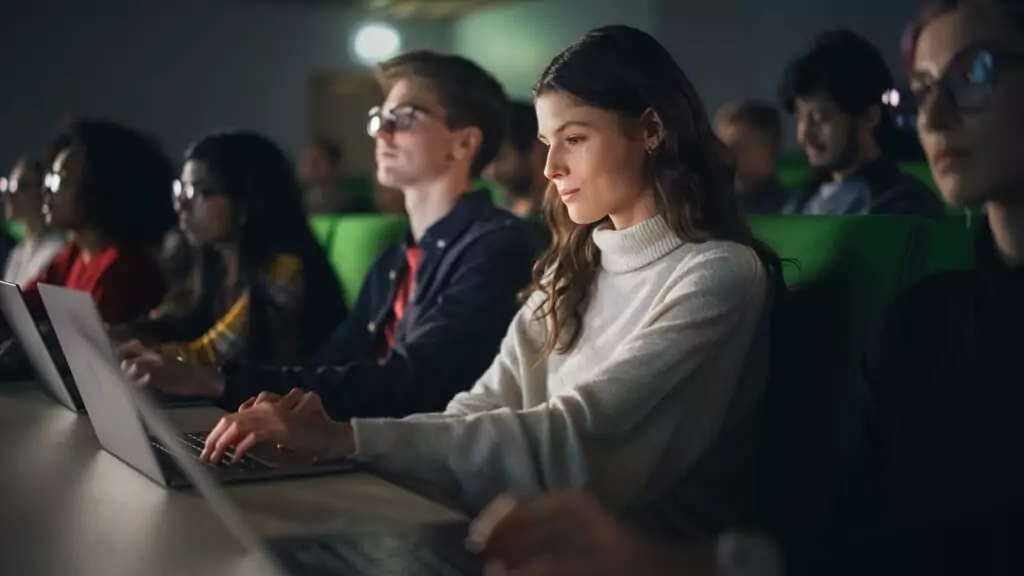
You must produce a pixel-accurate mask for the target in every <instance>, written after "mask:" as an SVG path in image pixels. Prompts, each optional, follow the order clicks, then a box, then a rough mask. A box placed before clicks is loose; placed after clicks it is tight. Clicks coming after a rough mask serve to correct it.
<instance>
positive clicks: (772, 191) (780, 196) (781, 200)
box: [737, 178, 791, 216]
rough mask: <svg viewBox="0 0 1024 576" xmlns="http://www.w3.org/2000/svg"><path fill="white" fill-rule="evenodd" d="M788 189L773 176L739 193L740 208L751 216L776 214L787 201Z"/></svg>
mask: <svg viewBox="0 0 1024 576" xmlns="http://www.w3.org/2000/svg"><path fill="white" fill-rule="evenodd" d="M790 196H791V194H790V191H789V190H787V189H785V188H783V187H782V184H780V183H779V181H778V180H776V179H775V178H768V179H766V180H762V181H761V182H758V183H757V185H756V186H754V187H753V189H751V190H749V191H747V192H744V193H742V194H739V195H738V197H737V199H738V201H739V205H740V210H741V211H742V212H743V213H744V214H749V215H751V216H753V215H755V214H778V213H780V212H782V209H783V207H785V205H786V202H788V201H789V198H790Z"/></svg>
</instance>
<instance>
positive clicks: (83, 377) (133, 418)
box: [39, 284, 167, 486]
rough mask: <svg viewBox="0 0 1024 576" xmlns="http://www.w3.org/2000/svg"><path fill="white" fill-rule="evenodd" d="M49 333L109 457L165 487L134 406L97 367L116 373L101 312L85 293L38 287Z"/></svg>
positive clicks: (117, 364) (113, 357)
mask: <svg viewBox="0 0 1024 576" xmlns="http://www.w3.org/2000/svg"><path fill="white" fill-rule="evenodd" d="M39 294H40V296H42V298H43V304H44V305H45V306H46V310H47V313H48V314H49V315H50V323H51V324H52V326H53V331H54V332H55V333H56V335H57V339H58V340H59V341H60V346H61V348H62V349H63V350H64V356H65V357H67V360H68V367H69V368H70V369H71V374H72V375H73V376H74V378H75V383H76V384H77V386H78V393H79V394H81V396H82V402H83V403H84V404H85V409H86V410H87V411H88V412H89V421H90V423H92V427H93V430H95V432H96V437H97V438H98V439H99V441H100V444H101V445H102V446H103V448H104V449H105V450H106V451H107V452H110V453H111V454H113V455H114V456H116V457H117V458H119V459H120V460H122V461H123V462H124V463H126V464H128V465H129V466H131V467H132V468H135V469H136V470H138V471H139V472H142V473H143V474H145V475H146V476H147V477H149V478H150V479H152V480H153V481H154V482H157V483H159V484H161V485H164V486H166V485H167V479H166V477H165V476H164V473H163V471H162V469H161V468H160V464H159V463H158V461H157V459H156V455H155V454H154V453H153V447H152V445H151V444H150V440H149V435H148V434H147V433H146V430H145V428H144V427H143V426H142V421H141V420H140V419H139V415H138V412H137V410H136V408H135V404H134V403H133V402H132V400H131V398H130V397H129V396H128V395H126V394H125V393H124V392H123V391H121V390H119V389H118V388H117V386H116V383H115V382H112V381H111V379H110V378H109V377H107V378H104V377H100V375H99V374H98V373H97V371H96V369H97V366H101V365H108V364H109V365H112V366H113V367H114V368H116V369H117V371H118V372H120V366H119V363H118V362H117V360H116V357H115V356H114V354H113V349H112V347H111V345H110V339H109V338H107V333H106V330H105V329H104V327H103V321H102V320H101V319H100V315H99V311H98V310H97V309H96V304H95V303H94V302H93V300H92V296H91V295H90V294H89V293H88V292H80V291H78V290H69V289H67V288H61V287H58V286H50V285H46V284H41V285H40V286H39Z"/></svg>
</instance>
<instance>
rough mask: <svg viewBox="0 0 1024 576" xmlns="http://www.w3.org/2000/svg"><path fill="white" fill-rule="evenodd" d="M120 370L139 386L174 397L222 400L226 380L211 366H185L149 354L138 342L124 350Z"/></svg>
mask: <svg viewBox="0 0 1024 576" xmlns="http://www.w3.org/2000/svg"><path fill="white" fill-rule="evenodd" d="M119 354H120V356H121V370H122V371H123V372H124V373H125V375H127V376H128V377H129V378H131V379H132V380H134V381H135V382H136V383H137V384H138V385H139V386H143V387H146V388H150V389H153V390H157V391H160V392H163V393H164V394H168V395H171V396H189V397H205V398H219V397H221V396H222V395H223V394H224V379H223V378H222V377H221V374H220V372H218V371H217V369H216V368H214V367H212V366H204V365H202V364H193V363H190V362H182V361H180V360H177V359H171V358H167V357H165V356H163V355H161V354H159V353H158V352H155V351H153V350H150V349H149V348H146V347H145V346H143V345H142V343H141V342H139V341H138V340H132V341H130V342H128V343H126V344H124V345H122V346H121V348H120V349H119Z"/></svg>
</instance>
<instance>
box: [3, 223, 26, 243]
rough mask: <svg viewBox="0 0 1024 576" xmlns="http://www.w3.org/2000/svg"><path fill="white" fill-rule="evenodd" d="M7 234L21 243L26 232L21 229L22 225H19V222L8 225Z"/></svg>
mask: <svg viewBox="0 0 1024 576" xmlns="http://www.w3.org/2000/svg"><path fill="white" fill-rule="evenodd" d="M7 233H8V234H10V235H11V237H12V238H14V239H15V240H17V241H19V242H20V241H21V240H22V238H24V237H25V231H24V230H22V229H21V224H18V223H17V222H8V223H7Z"/></svg>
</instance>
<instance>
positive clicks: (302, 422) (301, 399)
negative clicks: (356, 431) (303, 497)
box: [202, 389, 355, 462]
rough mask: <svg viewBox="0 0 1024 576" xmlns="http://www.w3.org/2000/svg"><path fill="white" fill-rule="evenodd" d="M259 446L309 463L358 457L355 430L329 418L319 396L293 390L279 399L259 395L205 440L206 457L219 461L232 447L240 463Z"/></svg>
mask: <svg viewBox="0 0 1024 576" xmlns="http://www.w3.org/2000/svg"><path fill="white" fill-rule="evenodd" d="M261 397H262V400H261ZM261 442H269V443H273V444H276V445H277V446H278V447H280V448H283V449H288V450H293V451H295V452H297V453H299V454H301V455H303V456H306V457H308V458H310V459H311V460H316V459H337V458H343V457H347V456H350V455H352V453H354V452H355V446H354V436H353V434H352V427H351V426H350V425H348V424H347V423H338V422H334V421H332V420H331V419H330V418H328V417H327V413H326V412H325V411H324V407H323V404H321V402H320V397H319V396H317V395H316V393H314V392H303V391H302V390H299V389H294V390H292V391H291V392H289V393H288V394H285V395H284V396H280V397H279V396H276V395H273V394H269V393H266V394H261V396H257V397H256V398H252V399H250V400H249V401H247V402H246V403H245V404H243V405H242V408H240V409H239V412H237V413H235V414H229V415H227V416H224V417H223V418H221V419H220V422H218V423H217V426H216V427H214V429H213V431H211V432H210V434H209V436H207V439H206V448H205V449H204V450H203V453H202V458H203V459H204V460H208V461H210V462H219V461H220V459H221V458H222V457H223V456H224V454H225V453H226V452H227V450H228V449H231V448H233V449H234V452H233V459H234V460H235V461H237V460H239V459H241V458H242V456H243V455H244V454H245V453H246V452H247V451H248V450H249V449H250V448H252V447H253V446H255V445H256V444H259V443H261Z"/></svg>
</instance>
